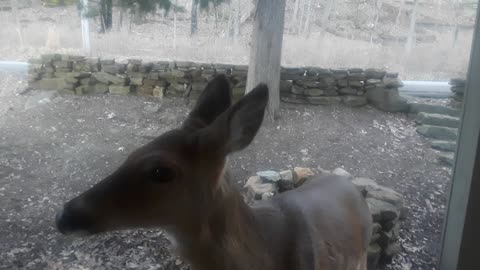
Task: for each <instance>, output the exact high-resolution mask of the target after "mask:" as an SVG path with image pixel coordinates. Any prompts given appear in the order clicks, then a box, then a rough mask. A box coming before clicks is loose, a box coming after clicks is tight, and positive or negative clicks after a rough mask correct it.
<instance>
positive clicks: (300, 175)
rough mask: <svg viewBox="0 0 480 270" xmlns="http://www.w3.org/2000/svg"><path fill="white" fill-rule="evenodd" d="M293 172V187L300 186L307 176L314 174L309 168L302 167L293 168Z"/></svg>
mask: <svg viewBox="0 0 480 270" xmlns="http://www.w3.org/2000/svg"><path fill="white" fill-rule="evenodd" d="M293 173H294V177H293V182H294V185H295V187H298V186H301V185H302V184H303V183H304V182H305V181H306V180H307V179H308V178H309V177H312V176H314V175H315V174H314V173H313V171H312V170H311V169H309V168H302V167H295V168H293Z"/></svg>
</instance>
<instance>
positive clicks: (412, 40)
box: [405, 0, 418, 53]
mask: <svg viewBox="0 0 480 270" xmlns="http://www.w3.org/2000/svg"><path fill="white" fill-rule="evenodd" d="M414 3H415V4H414V6H413V9H412V14H411V15H410V30H408V38H407V44H405V49H406V51H407V53H410V52H411V51H412V48H413V47H414V46H415V42H416V40H417V37H416V35H415V24H416V22H417V7H418V0H414Z"/></svg>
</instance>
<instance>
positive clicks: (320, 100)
mask: <svg viewBox="0 0 480 270" xmlns="http://www.w3.org/2000/svg"><path fill="white" fill-rule="evenodd" d="M307 100H308V102H309V103H310V104H313V105H336V104H340V102H341V101H342V100H341V98H340V97H326V96H325V97H308V98H307Z"/></svg>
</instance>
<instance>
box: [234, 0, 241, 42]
mask: <svg viewBox="0 0 480 270" xmlns="http://www.w3.org/2000/svg"><path fill="white" fill-rule="evenodd" d="M236 1H237V3H236V5H235V14H234V18H233V41H234V42H235V43H237V41H238V36H239V35H240V17H241V12H240V11H241V9H240V6H241V1H240V0H236Z"/></svg>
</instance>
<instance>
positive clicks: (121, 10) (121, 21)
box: [117, 7, 125, 31]
mask: <svg viewBox="0 0 480 270" xmlns="http://www.w3.org/2000/svg"><path fill="white" fill-rule="evenodd" d="M123 16H125V9H124V8H123V7H122V8H121V9H120V18H119V21H118V27H117V31H120V30H122V27H123Z"/></svg>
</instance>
